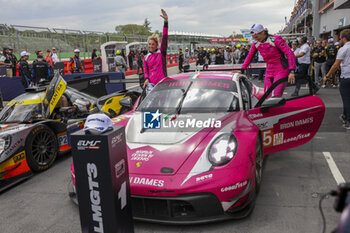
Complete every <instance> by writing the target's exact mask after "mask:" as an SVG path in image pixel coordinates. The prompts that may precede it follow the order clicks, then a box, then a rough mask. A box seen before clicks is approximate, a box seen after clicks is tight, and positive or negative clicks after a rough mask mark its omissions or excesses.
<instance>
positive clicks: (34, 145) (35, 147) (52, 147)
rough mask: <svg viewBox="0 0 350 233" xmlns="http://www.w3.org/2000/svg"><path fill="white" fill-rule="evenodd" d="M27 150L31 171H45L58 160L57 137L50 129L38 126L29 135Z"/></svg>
mask: <svg viewBox="0 0 350 233" xmlns="http://www.w3.org/2000/svg"><path fill="white" fill-rule="evenodd" d="M25 148H26V149H25V150H26V157H27V163H28V166H29V167H30V169H32V170H33V171H35V172H40V171H45V170H47V169H48V168H49V167H51V166H52V164H53V162H54V161H55V160H56V157H57V151H58V142H57V137H56V135H55V134H54V133H53V132H52V130H50V128H49V127H47V126H45V125H38V126H37V127H35V128H34V129H33V130H32V131H31V132H30V133H29V135H28V137H27V141H26V145H25Z"/></svg>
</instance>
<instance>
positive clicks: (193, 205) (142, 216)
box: [68, 181, 256, 225]
mask: <svg viewBox="0 0 350 233" xmlns="http://www.w3.org/2000/svg"><path fill="white" fill-rule="evenodd" d="M68 193H69V197H70V198H71V200H72V201H73V202H74V203H75V204H78V199H77V195H76V190H75V187H74V185H73V182H72V181H70V182H69V184H68ZM255 197H256V193H255V189H253V190H252V191H251V192H250V193H249V196H248V198H247V200H246V201H245V202H244V204H242V205H240V206H238V207H236V208H233V209H230V210H229V211H227V212H224V211H223V208H222V205H221V203H220V201H219V199H218V198H217V197H216V196H215V195H214V194H212V193H191V194H184V195H179V196H176V197H153V196H152V197H151V196H137V195H131V201H132V210H133V216H134V219H135V220H140V221H146V222H154V223H164V224H174V225H176V224H179V225H189V224H201V223H208V222H217V221H223V220H228V219H241V218H245V217H246V216H248V215H249V214H250V213H251V211H252V210H253V208H254V204H255ZM241 198H243V196H241ZM237 201H238V200H237Z"/></svg>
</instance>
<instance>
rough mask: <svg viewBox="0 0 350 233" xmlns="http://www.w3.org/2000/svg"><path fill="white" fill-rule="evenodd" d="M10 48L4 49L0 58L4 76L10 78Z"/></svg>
mask: <svg viewBox="0 0 350 233" xmlns="http://www.w3.org/2000/svg"><path fill="white" fill-rule="evenodd" d="M9 54H10V48H9V47H4V48H3V51H2V56H1V58H0V65H4V66H5V67H6V76H7V77H12V75H13V74H12V63H11V57H10V55H9Z"/></svg>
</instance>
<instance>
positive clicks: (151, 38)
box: [147, 34, 159, 45]
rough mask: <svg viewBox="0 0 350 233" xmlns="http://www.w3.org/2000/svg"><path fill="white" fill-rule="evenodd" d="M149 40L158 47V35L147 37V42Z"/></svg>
mask: <svg viewBox="0 0 350 233" xmlns="http://www.w3.org/2000/svg"><path fill="white" fill-rule="evenodd" d="M150 40H153V41H154V42H156V43H157V44H158V45H159V35H158V34H152V35H151V36H149V37H148V39H147V42H149V41H150Z"/></svg>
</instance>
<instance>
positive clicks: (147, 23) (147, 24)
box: [143, 18, 152, 33]
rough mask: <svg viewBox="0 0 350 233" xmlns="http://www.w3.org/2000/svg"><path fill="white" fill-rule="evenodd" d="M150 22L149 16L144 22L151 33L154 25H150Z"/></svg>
mask: <svg viewBox="0 0 350 233" xmlns="http://www.w3.org/2000/svg"><path fill="white" fill-rule="evenodd" d="M150 24H151V22H150V21H149V20H148V18H145V22H144V23H143V26H144V27H145V28H147V30H148V33H151V29H152V27H150V26H149V25H150Z"/></svg>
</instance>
